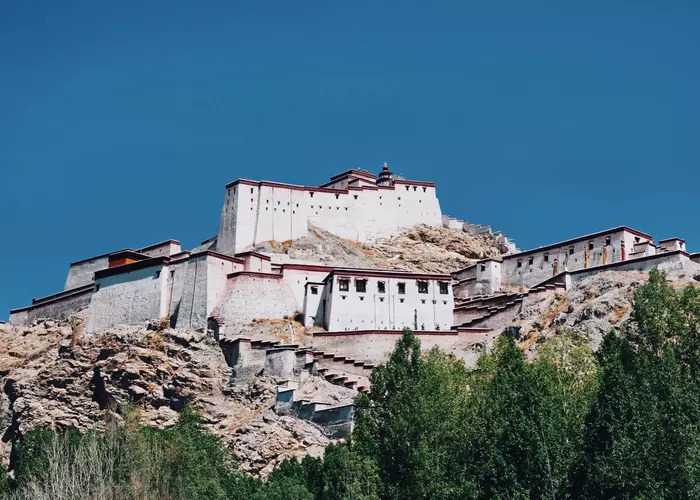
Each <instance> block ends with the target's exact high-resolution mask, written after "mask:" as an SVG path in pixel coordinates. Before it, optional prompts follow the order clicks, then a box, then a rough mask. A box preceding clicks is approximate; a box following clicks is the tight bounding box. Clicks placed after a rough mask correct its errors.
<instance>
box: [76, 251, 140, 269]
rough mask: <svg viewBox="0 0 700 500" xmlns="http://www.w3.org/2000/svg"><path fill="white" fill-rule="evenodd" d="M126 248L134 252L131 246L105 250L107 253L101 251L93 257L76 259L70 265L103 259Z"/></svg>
mask: <svg viewBox="0 0 700 500" xmlns="http://www.w3.org/2000/svg"><path fill="white" fill-rule="evenodd" d="M127 250H130V251H132V252H135V250H134V249H133V248H123V249H121V250H117V251H116V252H107V253H103V254H101V255H97V256H95V257H88V258H87V259H81V260H76V261H75V262H71V263H70V267H73V266H75V265H78V264H84V263H85V262H90V261H91V260H97V259H104V258H105V257H109V256H110V255H112V254H115V253H119V252H125V251H127Z"/></svg>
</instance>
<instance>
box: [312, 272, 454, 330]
mask: <svg viewBox="0 0 700 500" xmlns="http://www.w3.org/2000/svg"><path fill="white" fill-rule="evenodd" d="M453 309H454V301H453V298H452V286H451V278H450V276H449V275H446V274H422V273H409V272H397V271H379V270H373V269H347V268H338V269H334V270H333V271H331V272H330V273H329V274H328V276H326V277H325V278H324V279H323V280H322V281H318V282H309V283H307V284H306V286H305V298H304V322H305V325H306V326H307V327H310V326H312V325H318V326H322V327H323V328H324V329H326V330H328V331H350V330H400V329H402V328H404V327H408V328H413V329H416V330H430V331H435V330H437V331H439V330H449V329H450V328H451V327H452V311H453Z"/></svg>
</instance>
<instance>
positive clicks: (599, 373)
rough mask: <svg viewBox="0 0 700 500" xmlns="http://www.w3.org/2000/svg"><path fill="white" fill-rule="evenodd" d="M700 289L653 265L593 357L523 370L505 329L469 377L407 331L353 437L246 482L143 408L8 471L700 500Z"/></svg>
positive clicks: (584, 352)
mask: <svg viewBox="0 0 700 500" xmlns="http://www.w3.org/2000/svg"><path fill="white" fill-rule="evenodd" d="M699 362H700V292H698V290H697V289H696V288H695V287H692V286H689V287H686V288H685V289H682V290H676V289H675V288H673V287H672V286H670V285H669V284H668V283H667V282H666V279H665V276H664V275H663V274H662V273H660V272H658V271H654V272H652V273H651V275H650V278H649V281H648V282H647V283H646V284H644V285H643V286H641V287H640V288H639V290H638V291H637V293H636V301H635V307H634V309H633V310H632V312H631V314H630V318H629V320H627V321H626V322H624V323H622V324H621V325H619V327H618V328H617V329H616V330H613V331H611V332H609V333H608V334H607V335H606V336H605V338H604V339H603V342H602V345H601V348H600V350H599V351H598V353H596V354H593V353H592V351H591V350H590V348H589V346H588V344H587V342H586V340H585V339H584V338H582V337H581V336H580V335H578V334H576V333H575V332H573V331H561V332H560V334H559V335H556V336H555V337H553V338H551V339H548V340H547V341H546V342H545V343H544V344H543V345H542V347H541V350H540V356H539V357H538V359H536V360H535V361H533V362H528V361H526V358H525V355H524V353H523V352H522V351H521V350H520V349H519V348H518V346H517V344H516V342H515V340H514V339H513V338H511V337H510V336H509V335H507V334H504V335H502V336H501V337H500V338H499V339H498V340H497V342H496V345H495V348H494V349H493V350H492V351H491V352H490V353H483V354H482V356H481V358H480V359H479V362H478V364H477V366H476V368H474V369H468V368H467V367H466V366H465V365H464V364H463V363H462V362H461V361H459V360H458V359H456V358H454V357H452V356H449V355H446V354H445V353H443V352H440V351H438V350H432V351H429V352H427V353H423V354H421V351H420V344H419V341H418V339H417V337H415V336H414V335H413V334H412V333H411V332H410V331H406V332H405V334H404V336H403V337H402V338H401V339H400V340H399V341H398V342H397V344H396V347H395V349H394V351H393V353H392V355H391V357H390V359H389V361H388V362H387V363H386V364H385V365H381V366H379V367H377V369H376V370H375V371H374V373H373V375H372V391H371V393H369V394H368V395H364V394H361V395H359V396H358V398H357V400H356V404H357V411H356V427H355V430H354V432H353V435H352V438H351V439H350V440H349V441H348V442H347V443H343V444H338V445H330V446H329V447H328V448H326V452H325V455H324V457H323V458H312V457H308V456H307V457H305V458H304V459H303V460H302V461H301V462H298V461H296V460H290V461H287V462H284V463H282V464H281V465H280V466H279V467H278V468H277V469H276V470H274V471H273V472H272V473H271V474H270V476H269V477H268V478H267V480H266V481H262V480H260V479H253V478H250V477H247V476H245V475H243V474H242V473H240V472H238V471H237V469H236V464H235V462H234V461H233V460H232V459H231V458H230V457H229V456H228V455H227V453H226V451H225V447H224V446H223V445H222V442H221V441H220V440H219V438H217V437H215V436H214V435H213V434H210V433H209V432H208V431H207V430H205V428H204V427H203V425H202V422H201V420H200V418H199V417H198V416H197V413H196V412H195V411H193V410H192V409H190V408H186V409H185V410H183V411H182V412H181V413H180V418H179V421H178V423H177V425H175V426H174V427H172V428H170V429H165V430H154V429H151V428H148V427H142V426H140V425H139V422H138V418H137V417H138V411H136V410H132V411H128V412H125V413H124V414H123V415H122V421H121V422H119V423H118V422H114V423H112V424H110V425H109V426H108V427H107V430H106V431H105V432H104V433H102V434H97V433H94V432H87V433H83V434H80V433H77V432H68V433H56V432H54V431H50V430H46V429H38V430H34V431H32V432H30V433H29V434H27V435H26V436H25V437H24V438H23V440H22V442H21V443H20V444H19V445H18V447H17V450H16V453H15V455H14V457H13V465H14V466H15V478H14V479H10V478H9V477H8V475H7V473H6V472H4V473H2V474H0V488H2V491H4V495H5V496H6V497H8V498H37V499H43V498H46V499H49V498H51V499H54V498H74V499H82V498H100V499H122V498H124V499H126V498H157V499H160V498H176V499H179V498H182V499H184V498H187V499H199V498H201V499H204V498H207V499H217V498H221V499H223V498H246V499H248V498H251V499H309V500H311V499H374V498H384V499H406V498H420V499H462V498H474V499H482V498H483V499H486V498H515V499H526V498H590V499H597V498H655V499H657V498H674V499H675V498H688V499H690V498H698V497H699V496H700V432H699V429H700V375H699V374H698V372H697V369H696V367H697V366H698V363H699Z"/></svg>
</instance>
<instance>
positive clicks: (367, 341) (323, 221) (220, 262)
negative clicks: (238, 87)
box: [9, 164, 700, 386]
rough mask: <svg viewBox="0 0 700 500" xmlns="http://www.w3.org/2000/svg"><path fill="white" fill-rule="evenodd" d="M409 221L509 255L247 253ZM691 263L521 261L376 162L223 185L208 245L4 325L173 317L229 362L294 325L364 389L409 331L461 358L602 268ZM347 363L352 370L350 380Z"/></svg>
mask: <svg viewBox="0 0 700 500" xmlns="http://www.w3.org/2000/svg"><path fill="white" fill-rule="evenodd" d="M417 224H424V225H428V226H441V227H446V228H451V229H453V230H459V231H465V232H468V233H471V234H484V233H486V234H490V235H491V237H492V238H493V239H494V241H496V242H498V245H499V248H502V252H503V255H502V256H501V257H500V258H494V259H485V260H482V261H478V262H476V263H475V264H473V265H471V266H469V267H466V268H464V269H454V270H453V271H452V272H451V274H431V273H417V272H409V271H407V270H403V269H394V270H379V269H366V268H365V269H358V268H347V267H337V266H333V265H320V264H318V263H315V262H309V261H293V260H291V259H289V258H286V257H288V256H280V255H279V254H267V253H260V252H257V251H255V250H254V249H255V248H257V246H258V245H259V244H261V243H265V242H268V241H270V240H275V241H278V242H283V241H285V240H294V239H297V238H301V237H303V236H306V235H307V232H308V231H309V226H310V225H313V226H316V227H319V228H322V229H325V230H326V231H328V232H330V233H333V234H335V235H337V236H339V237H341V238H345V239H348V240H352V241H355V242H360V243H363V242H372V241H375V240H377V239H380V238H385V237H389V236H391V235H394V234H396V233H397V232H400V231H401V230H403V229H407V228H410V227H413V226H415V225H417ZM691 260H692V261H696V260H700V258H699V256H698V255H697V254H692V255H691V254H688V253H687V251H686V247H685V242H684V241H683V240H682V239H679V238H671V239H667V240H661V241H659V242H658V243H654V241H653V239H652V236H651V235H648V234H645V233H643V232H640V231H637V230H634V229H631V228H628V227H624V226H623V227H618V228H615V229H610V230H606V231H600V232H598V233H595V234H590V235H585V236H581V237H578V238H574V239H571V240H567V241H563V242H560V243H555V244H551V245H546V246H543V247H540V248H536V249H533V250H529V251H523V252H521V251H519V250H518V249H517V248H516V247H515V245H514V243H513V242H512V241H510V240H508V238H507V237H506V236H505V235H503V234H501V233H493V232H492V231H491V230H490V228H488V227H483V226H476V225H473V224H469V223H466V222H463V221H460V220H456V219H453V218H450V217H447V216H444V215H443V214H442V212H441V209H440V203H439V201H438V198H437V193H436V187H435V184H434V183H432V182H426V181H410V180H405V179H402V178H400V177H398V176H396V175H394V174H392V173H391V172H390V171H389V168H388V166H387V165H386V164H384V167H383V169H382V170H381V172H380V173H379V174H378V175H377V176H376V177H375V176H374V175H373V174H371V173H369V172H367V171H364V170H349V171H346V172H343V173H341V174H338V175H334V176H332V177H331V178H330V181H329V182H327V183H325V184H323V185H321V186H319V187H308V186H297V185H291V184H282V183H277V182H269V181H250V180H244V179H239V180H236V181H234V182H231V183H230V184H228V185H227V186H226V190H225V195H224V202H223V207H222V211H221V219H220V228H219V233H218V234H217V235H216V236H214V237H212V238H209V239H208V240H205V241H204V242H202V244H201V245H200V246H198V247H196V248H194V249H192V250H190V251H187V250H183V249H182V248H181V246H180V243H179V242H178V241H176V240H168V241H165V242H162V243H158V244H155V245H151V246H148V247H143V248H136V249H133V248H127V249H123V250H118V251H114V252H110V253H106V254H103V255H99V256H95V257H91V258H88V259H84V260H80V261H77V262H73V263H72V264H71V265H70V267H69V270H68V276H67V278H66V282H65V286H64V289H63V290H62V291H60V292H58V293H56V294H53V295H50V296H47V297H43V298H35V299H33V300H32V303H31V304H30V305H28V306H26V307H22V308H19V309H15V310H13V311H11V315H10V320H9V322H10V324H12V325H29V324H32V323H33V322H36V321H37V320H39V319H42V318H57V319H63V318H66V317H68V316H70V315H72V314H75V313H79V314H80V315H82V317H83V318H84V321H85V325H86V333H88V334H90V333H92V332H97V331H101V330H104V329H106V328H110V327H113V326H116V325H120V324H127V325H128V324H140V323H144V322H148V321H168V322H169V323H170V325H171V326H172V327H174V328H178V329H194V330H199V331H202V332H211V334H212V335H214V336H215V337H216V338H218V339H221V341H222V342H223V344H222V346H223V345H225V346H227V347H226V349H229V351H230V352H229V353H228V354H227V360H230V361H231V364H232V366H233V365H236V364H237V363H238V364H240V363H241V362H242V361H241V359H244V358H245V356H247V355H244V352H247V351H246V349H250V347H249V346H248V347H246V346H247V345H248V344H245V345H244V344H241V342H245V341H246V339H243V338H241V333H240V332H241V331H242V330H243V329H244V328H245V327H246V326H247V325H250V324H252V323H255V322H256V321H258V320H263V319H264V320H281V321H283V320H287V321H291V319H293V318H296V319H298V320H299V321H301V322H302V323H303V324H304V326H305V327H306V328H308V329H309V331H313V349H314V351H313V352H316V353H319V352H320V353H322V354H323V353H326V354H327V353H328V352H329V351H330V352H331V353H332V354H331V355H330V356H328V355H326V358H327V359H326V361H325V363H326V365H328V364H329V363H330V364H331V365H332V366H331V367H328V366H327V367H326V372H327V373H330V374H331V375H334V376H336V375H338V374H340V375H343V376H344V377H345V380H346V381H347V379H348V377H351V376H350V375H348V374H349V373H354V375H353V377H354V379H353V380H355V382H357V383H359V382H363V383H364V385H365V386H366V384H367V377H366V373H365V372H363V371H362V370H364V369H366V367H367V366H370V367H371V366H372V363H375V362H379V361H382V360H383V359H385V357H386V355H387V354H388V352H389V351H390V350H391V347H392V345H393V343H394V341H395V339H396V336H397V335H399V334H400V332H401V330H402V329H403V328H404V327H410V328H412V329H414V330H415V331H416V332H417V334H418V335H420V336H421V337H422V339H423V345H424V346H426V347H430V346H433V345H436V346H439V347H441V348H443V349H445V350H448V351H451V352H453V353H455V354H456V355H458V356H461V357H465V356H468V355H469V352H470V346H471V345H473V344H474V342H475V341H478V340H479V339H480V338H483V335H486V334H488V333H489V332H497V331H500V330H501V329H502V328H504V327H505V326H508V325H511V324H513V322H514V320H516V319H517V317H518V314H519V313H520V312H521V311H522V310H523V309H524V308H529V307H532V306H535V305H537V304H539V303H541V302H542V301H543V300H544V299H545V298H546V297H547V296H549V295H551V294H554V293H556V292H558V291H564V290H566V289H567V288H568V287H570V286H571V284H572V283H573V282H575V281H577V280H580V279H582V278H583V277H586V276H590V275H591V274H595V273H598V272H601V271H605V270H608V269H617V270H647V269H651V268H653V267H659V268H662V269H677V268H681V267H683V266H684V265H685V263H686V262H689V261H691ZM480 336H481V337H480ZM248 340H249V339H248ZM254 345H257V346H258V347H260V346H266V345H267V344H261V343H260V342H258V344H254ZM244 347H245V349H244ZM292 347H294V348H295V349H296V348H298V346H289V349H291V348H292ZM277 349H278V350H279V346H277ZM289 349H288V350H289ZM309 349H310V348H309ZM292 350H293V349H292ZM271 352H273V353H274V352H277V351H275V350H272V351H271ZM295 352H302V354H303V356H307V355H308V353H309V352H312V351H310V350H308V349H307V350H306V351H295ZM241 356H242V357H241ZM303 356H302V357H303ZM337 357H341V358H342V360H341V361H342V363H340V364H338V360H337V359H336V358H337ZM307 362H308V360H307ZM333 363H335V365H333ZM351 363H356V368H357V367H359V368H357V369H355V370H354V372H353V370H351V369H350V368H352V367H350V366H349V365H350V364H351ZM363 363H365V364H363ZM302 364H303V363H302ZM319 366H321V365H319ZM363 373H364V375H363ZM363 377H364V378H363Z"/></svg>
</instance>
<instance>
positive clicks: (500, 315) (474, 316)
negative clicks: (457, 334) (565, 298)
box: [452, 283, 566, 330]
mask: <svg viewBox="0 0 700 500" xmlns="http://www.w3.org/2000/svg"><path fill="white" fill-rule="evenodd" d="M565 289H566V287H565V285H564V284H561V283H555V284H547V285H541V286H537V287H533V288H530V289H529V290H527V291H526V292H512V293H499V294H495V295H489V296H486V297H471V298H467V299H458V300H457V301H456V302H455V309H454V315H455V325H454V326H453V327H452V330H462V329H468V328H475V327H486V328H494V329H495V328H499V327H501V325H503V324H507V323H510V322H512V321H513V319H515V317H516V316H517V315H518V313H520V311H521V310H522V304H523V302H524V301H526V300H528V299H533V300H534V299H540V298H544V297H545V296H546V295H549V294H552V293H555V292H558V291H560V292H562V291H564V290H565Z"/></svg>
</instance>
